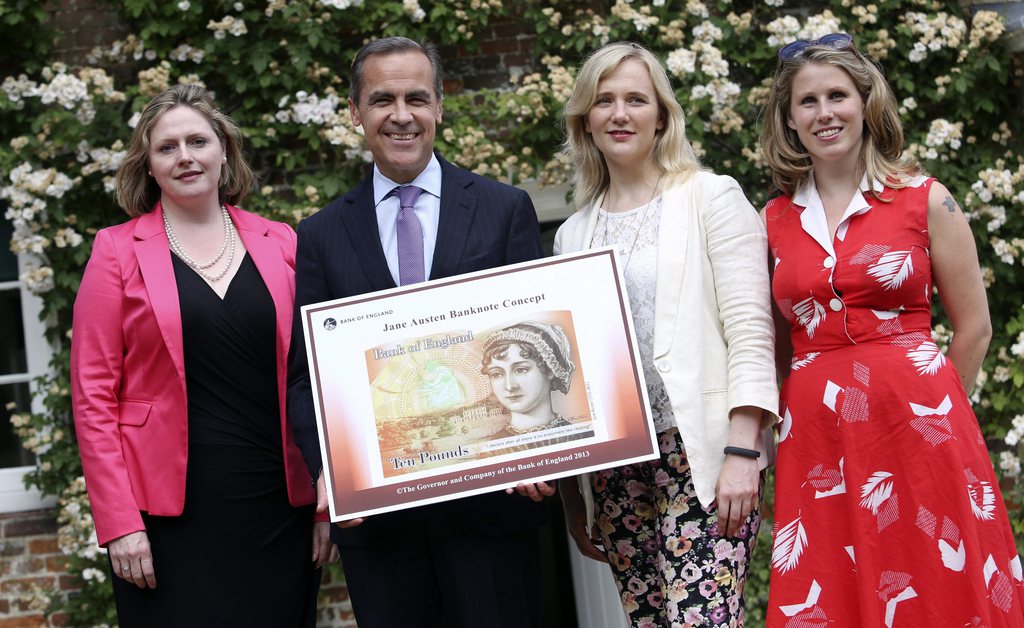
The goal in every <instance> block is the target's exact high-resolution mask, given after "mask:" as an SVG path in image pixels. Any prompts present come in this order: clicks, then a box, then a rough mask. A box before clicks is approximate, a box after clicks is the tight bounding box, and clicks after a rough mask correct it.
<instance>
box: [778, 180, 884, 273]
mask: <svg viewBox="0 0 1024 628" xmlns="http://www.w3.org/2000/svg"><path fill="white" fill-rule="evenodd" d="M869 186H870V187H869ZM857 187H858V190H857V193H856V194H854V195H853V198H851V199H850V204H849V205H848V206H847V207H846V211H845V212H843V217H842V218H841V219H840V220H839V226H838V227H837V228H836V234H835V237H836V239H838V240H840V241H842V240H845V239H846V230H847V229H848V228H849V226H850V222H849V221H850V218H852V217H853V216H856V215H859V214H863V213H866V212H868V211H869V210H870V209H871V204H870V203H868V200H867V198H866V197H865V195H864V192H865V191H867V190H868V189H874V190H875V192H882V191H883V190H884V189H885V187H884V186H883V185H882V184H881V183H880V182H878V181H874V182H873V185H871V183H869V181H868V178H867V175H864V176H863V177H861V181H860V185H859V186H857ZM793 204H794V205H799V206H800V207H803V208H804V211H803V212H801V213H800V224H801V226H802V227H803V230H804V231H805V232H807V234H808V235H810V236H811V237H812V238H814V239H815V240H816V241H817V242H818V244H820V245H821V247H822V248H823V249H825V250H826V251H828V252H829V253H830V254H832V255H833V256H834V255H835V248H834V247H833V246H832V238H830V237H829V231H828V220H827V219H826V217H825V204H824V203H822V201H821V196H820V195H819V194H818V186H817V184H816V183H815V181H814V173H813V172H812V173H811V174H810V176H809V177H807V181H806V182H804V184H803V185H802V186H800V189H798V190H797V192H796V194H794V195H793Z"/></svg>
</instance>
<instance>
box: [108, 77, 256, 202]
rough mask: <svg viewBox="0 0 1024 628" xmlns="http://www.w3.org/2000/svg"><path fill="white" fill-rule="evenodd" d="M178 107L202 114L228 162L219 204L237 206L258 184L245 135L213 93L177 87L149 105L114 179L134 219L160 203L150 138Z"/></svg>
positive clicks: (190, 86)
mask: <svg viewBox="0 0 1024 628" xmlns="http://www.w3.org/2000/svg"><path fill="white" fill-rule="evenodd" d="M175 107H191V108H192V109H195V110H196V111H197V112H199V113H200V114H201V115H202V116H203V117H204V118H206V121H207V122H209V123H210V127H211V128H212V129H213V132H214V134H216V136H217V139H218V140H219V141H220V143H221V146H223V147H224V156H225V157H226V158H227V162H226V163H225V164H223V166H222V167H221V170H220V200H222V201H226V202H228V203H231V204H232V205H236V204H238V203H239V202H240V201H241V200H242V199H243V198H245V195H246V194H247V193H248V192H249V189H250V188H251V187H252V185H253V182H254V181H255V180H256V177H255V175H253V172H252V169H251V168H250V167H249V164H248V163H246V161H245V156H244V155H243V154H242V144H243V140H242V132H241V131H240V130H239V128H238V125H236V124H235V123H234V121H233V120H232V119H231V118H230V117H228V116H227V114H225V113H224V112H222V111H221V110H220V109H218V108H217V105H215V104H214V103H213V99H212V98H211V97H210V93H209V92H208V91H206V88H205V87H203V86H201V85H194V84H186V85H175V86H174V87H171V88H169V89H167V90H164V91H163V92H162V93H161V94H160V95H159V96H157V97H156V98H154V99H153V100H151V101H149V103H148V104H147V105H146V107H145V108H144V109H143V110H142V116H141V117H140V118H139V123H138V124H137V125H136V126H135V129H134V130H133V131H132V135H131V139H129V140H128V150H127V151H125V155H124V159H123V160H122V161H121V165H120V166H118V168H117V174H116V175H115V179H114V186H115V188H116V194H117V203H118V205H120V206H121V208H122V209H124V211H125V212H126V213H127V214H128V215H129V216H131V217H133V218H134V217H136V216H141V215H142V214H145V213H147V212H149V211H150V210H152V209H153V206H154V205H156V202H157V201H158V200H160V193H161V192H160V186H159V185H157V183H156V180H154V179H153V177H151V176H149V175H148V170H149V164H148V155H149V134H150V132H151V131H152V130H153V127H154V126H155V125H156V123H157V121H158V120H159V119H160V116H162V115H163V114H165V113H167V112H168V111H170V110H171V109H174V108H175Z"/></svg>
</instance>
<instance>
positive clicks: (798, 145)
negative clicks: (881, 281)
mask: <svg viewBox="0 0 1024 628" xmlns="http://www.w3.org/2000/svg"><path fill="white" fill-rule="evenodd" d="M809 63H817V64H822V65H831V66H835V67H837V68H839V69H841V70H842V71H843V72H845V73H846V75H847V76H849V77H850V80H851V81H852V82H853V84H854V86H855V87H856V89H857V92H858V93H859V94H860V97H861V99H862V100H863V101H864V142H863V144H862V146H861V154H860V163H859V164H858V172H857V176H858V178H859V177H861V176H864V175H865V174H866V175H867V177H868V179H869V181H878V182H880V183H882V184H884V185H885V186H888V187H890V188H901V187H906V186H907V185H908V184H909V181H910V178H911V177H912V176H914V175H916V174H917V173H918V172H920V170H921V167H920V165H918V163H917V160H915V159H914V158H913V157H910V156H909V155H905V154H904V153H903V125H902V123H901V122H900V117H899V109H898V107H897V105H896V96H895V95H893V92H892V88H891V87H889V83H888V82H886V80H885V77H884V76H883V75H882V72H881V70H879V69H878V67H877V66H876V65H875V64H874V63H873V62H871V61H870V60H868V59H867V58H865V57H864V55H862V54H861V53H860V52H859V51H858V50H857V49H856V47H854V46H853V44H852V43H851V44H850V46H849V47H847V48H842V49H835V48H830V47H828V46H809V47H807V48H805V49H804V51H803V53H802V54H801V55H799V56H797V57H796V58H794V59H789V60H785V61H780V62H779V66H778V68H777V69H776V71H775V77H774V79H773V81H772V88H771V91H770V92H769V96H768V104H767V105H765V115H764V125H763V126H762V128H761V138H760V142H761V153H762V154H763V155H764V158H765V161H766V162H767V164H768V166H769V167H770V168H771V169H772V183H773V184H774V185H775V187H776V188H778V190H779V191H780V192H782V193H783V194H786V195H788V196H792V195H793V194H795V193H796V190H797V189H799V188H800V186H801V185H803V184H804V183H805V182H806V181H807V179H808V177H809V176H810V174H811V170H812V168H813V167H812V165H811V156H810V154H809V153H808V152H807V149H806V148H804V145H803V143H802V142H801V141H800V138H799V137H798V136H797V133H796V131H794V130H793V129H791V128H789V125H788V124H787V123H786V122H787V120H789V107H790V101H791V99H792V96H793V79H794V78H795V77H796V75H797V73H798V72H799V71H800V70H801V69H802V68H804V67H805V66H806V65H807V64H809ZM868 193H869V194H870V195H872V196H874V197H875V198H876V199H878V200H886V199H883V198H881V197H879V196H878V194H876V193H875V190H874V186H873V185H869V187H868Z"/></svg>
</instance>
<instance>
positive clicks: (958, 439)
mask: <svg viewBox="0 0 1024 628" xmlns="http://www.w3.org/2000/svg"><path fill="white" fill-rule="evenodd" d="M932 183H933V180H932V179H925V178H923V177H921V178H919V179H917V180H915V181H914V182H913V185H912V186H910V187H907V188H903V189H900V190H892V189H886V190H885V191H884V197H885V198H891V199H892V202H889V203H883V202H879V201H877V200H875V199H873V198H871V197H870V196H869V195H868V194H866V193H858V194H857V195H855V197H854V199H853V201H852V202H851V204H850V206H849V208H848V209H847V211H846V213H845V215H844V216H843V219H842V221H841V222H840V224H839V227H838V228H837V230H836V234H835V237H834V238H830V237H829V232H828V227H827V224H826V221H825V213H824V208H823V206H822V203H821V200H820V197H819V196H818V193H817V190H816V188H815V187H814V182H813V180H812V181H811V182H810V183H809V184H808V185H807V186H805V187H804V188H802V189H801V190H800V191H799V192H798V193H797V194H796V195H795V196H794V197H793V198H789V197H780V198H776V199H773V200H772V201H771V202H770V203H769V204H768V206H767V207H766V210H765V217H766V221H767V227H768V241H769V247H770V251H771V254H772V256H773V257H774V275H773V279H772V293H773V296H774V300H775V303H776V306H777V307H778V309H779V311H780V312H781V313H782V315H783V316H784V317H785V318H786V320H787V321H788V322H789V324H790V333H791V338H792V344H793V362H792V366H791V372H790V374H789V376H788V378H787V379H786V381H785V382H784V384H783V388H782V407H781V412H780V415H781V416H782V418H783V421H782V424H781V431H780V443H779V449H778V461H777V467H776V489H775V528H774V537H775V542H774V547H773V550H772V566H771V585H770V597H769V604H768V606H769V608H768V615H767V616H768V625H769V626H778V627H783V626H784V627H786V628H805V627H811V626H828V627H829V628H839V627H841V626H851V627H857V628H873V627H881V626H886V627H888V628H893V627H901V626H915V627H917V626H978V627H980V626H985V627H988V628H995V627H1001V626H1024V587H1022V582H1021V560H1020V557H1019V556H1018V555H1017V550H1016V546H1015V544H1014V539H1013V535H1012V533H1011V531H1010V527H1009V522H1008V520H1007V515H1006V510H1005V508H1004V505H1003V500H1002V497H1001V495H1000V493H999V487H998V485H997V483H996V477H995V473H994V471H993V469H992V463H991V460H990V458H989V456H988V451H987V449H986V447H985V442H984V440H983V439H982V435H981V430H980V429H979V427H978V422H977V419H976V418H975V416H974V413H973V411H972V410H971V407H970V404H969V402H968V399H967V396H966V394H965V393H964V390H963V387H962V386H961V384H960V378H959V375H958V374H957V372H956V369H955V368H954V366H953V364H952V363H951V362H950V361H949V360H947V359H946V357H945V356H944V355H943V353H942V352H941V351H940V349H939V347H938V346H936V344H935V343H934V342H933V341H932V336H931V299H932V286H933V282H932V275H931V263H930V257H929V237H928V216H927V214H928V210H927V207H928V191H929V189H930V187H931V184H932ZM864 188H866V181H865V183H864V184H863V185H862V189H864ZM868 199H870V200H868Z"/></svg>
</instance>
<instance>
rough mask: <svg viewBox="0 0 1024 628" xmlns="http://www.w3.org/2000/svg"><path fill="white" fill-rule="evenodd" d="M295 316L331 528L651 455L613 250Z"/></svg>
mask: <svg viewBox="0 0 1024 628" xmlns="http://www.w3.org/2000/svg"><path fill="white" fill-rule="evenodd" d="M302 323H303V328H304V331H305V334H306V348H307V352H308V356H309V364H310V378H311V381H312V385H313V396H314V401H315V404H314V405H315V407H316V412H317V421H318V428H319V430H320V445H321V449H322V453H323V459H324V463H325V477H326V478H327V483H328V494H329V497H330V510H331V518H332V520H334V521H339V520H344V519H351V518H354V517H359V516H366V515H371V514H374V513H380V512H387V511H390V510H396V509H399V508H408V507H412V506H416V505H421V504H427V503H432V502H436V501H440V500H446V499H454V498H458V497H462V496H466V495H472V494H476V493H482V492H485V491H494V490H502V489H504V488H507V487H510V486H515V485H516V484H517V483H519V482H533V481H538V480H553V479H556V478H559V477H563V476H567V475H574V474H577V473H582V472H585V471H591V470H594V469H598V468H603V467H609V466H614V465H619V464H626V463H630V462H635V461H639V460H646V459H650V458H654V457H656V456H657V448H656V443H655V435H654V430H653V427H652V425H651V421H650V416H649V414H650V411H649V409H648V402H647V397H646V385H645V384H644V379H643V372H642V369H641V368H640V366H639V357H638V354H637V347H636V337H635V335H634V333H633V329H632V317H631V316H630V312H629V302H628V300H627V298H626V294H625V290H624V288H623V281H622V276H621V269H620V263H619V259H618V257H617V255H616V254H615V252H614V251H613V250H612V249H595V250H592V251H586V252H583V253H578V254H573V255H565V256H560V257H556V258H548V259H544V260H538V261H535V262H528V263H524V264H517V265H514V266H506V267H503V268H500V269H494V270H489V271H482V272H477V273H470V274H466V275H460V276H458V277H453V278H449V279H442V280H435V281H430V282H426V283H422V284H416V285H413V286H407V287H402V288H395V289H392V290H387V291H382V292H375V293H372V294H367V295H361V296H358V297H352V298H348V299H340V300H337V301H330V302H326V303H318V304H314V305H309V306H306V307H304V308H302Z"/></svg>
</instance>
